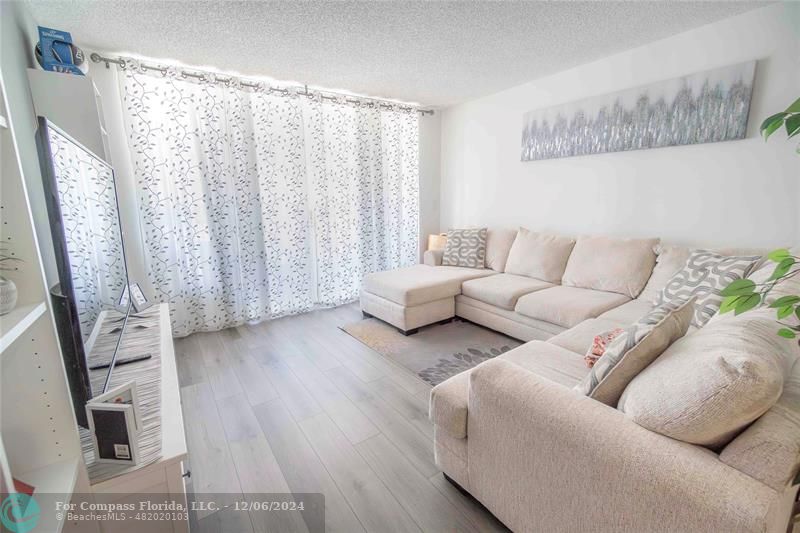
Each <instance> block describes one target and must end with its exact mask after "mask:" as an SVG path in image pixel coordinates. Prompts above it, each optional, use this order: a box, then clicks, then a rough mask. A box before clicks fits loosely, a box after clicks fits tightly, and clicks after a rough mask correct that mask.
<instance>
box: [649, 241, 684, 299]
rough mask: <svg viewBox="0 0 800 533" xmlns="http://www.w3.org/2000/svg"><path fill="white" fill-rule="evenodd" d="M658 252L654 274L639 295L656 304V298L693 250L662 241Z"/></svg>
mask: <svg viewBox="0 0 800 533" xmlns="http://www.w3.org/2000/svg"><path fill="white" fill-rule="evenodd" d="M656 253H657V257H656V266H655V268H653V274H652V275H651V276H650V279H649V280H647V285H645V286H644V289H643V290H642V293H641V294H640V295H639V298H640V299H642V300H647V301H649V302H650V303H651V304H655V301H656V298H658V295H659V293H660V292H661V291H662V290H663V289H664V287H665V286H666V285H667V282H668V281H669V280H670V279H672V276H674V275H675V274H677V273H678V272H679V271H680V269H681V268H683V265H685V264H686V260H687V259H689V255H690V254H691V253H692V250H691V249H690V248H688V247H686V246H675V245H671V244H663V243H661V244H659V245H658V246H656Z"/></svg>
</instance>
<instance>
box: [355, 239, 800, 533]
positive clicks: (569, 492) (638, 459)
mask: <svg viewBox="0 0 800 533" xmlns="http://www.w3.org/2000/svg"><path fill="white" fill-rule="evenodd" d="M516 235H517V233H516V232H513V231H506V230H490V231H489V236H488V239H487V250H486V265H487V268H485V269H467V268H458V267H442V266H438V265H440V263H441V252H437V251H429V252H427V253H426V254H425V264H423V265H417V266H413V267H409V268H406V269H401V270H396V271H390V272H381V273H377V274H373V275H370V276H368V277H367V279H366V280H365V283H364V286H363V290H362V295H361V306H362V310H363V311H364V313H365V314H366V315H372V316H375V317H378V318H380V319H382V320H384V321H386V322H389V323H390V324H393V325H394V326H396V327H397V328H399V329H400V330H401V331H404V332H406V333H410V332H413V330H415V329H416V328H419V327H421V326H424V325H428V324H433V323H436V322H440V321H443V320H448V319H450V318H452V317H453V316H458V317H462V318H464V319H467V320H469V321H472V322H475V323H478V324H481V325H484V326H487V327H489V328H492V329H495V330H497V331H500V332H503V333H505V334H507V335H510V336H512V337H515V338H518V339H521V340H524V341H529V342H527V343H525V344H523V345H522V346H520V347H518V348H516V349H514V350H511V351H509V352H507V353H505V354H503V355H501V356H498V357H497V358H495V359H493V360H490V361H487V362H485V363H483V364H481V365H479V366H477V367H475V368H473V369H471V370H469V371H467V372H463V373H461V374H459V375H456V376H454V377H452V378H450V379H448V380H447V381H445V382H443V383H441V384H440V385H438V386H436V387H435V388H434V389H433V391H432V393H431V404H430V416H431V420H432V421H433V424H434V441H435V442H434V446H435V457H436V463H437V465H438V466H439V467H440V468H441V469H442V470H443V472H444V473H445V475H446V476H447V477H448V479H450V480H451V481H453V482H454V483H456V484H457V485H459V486H460V487H461V488H462V489H464V490H466V491H468V492H469V493H470V494H472V495H473V496H474V497H475V498H477V499H478V500H479V501H480V502H481V503H483V504H484V505H485V506H486V507H487V508H488V509H489V510H490V511H491V512H492V513H494V514H495V516H497V517H498V518H499V519H500V520H501V521H503V522H504V523H505V524H506V525H507V526H508V527H510V528H511V529H512V530H514V531H600V532H606V531H608V532H611V531H615V532H616V531H630V532H652V531H709V532H711V531H714V532H717V531H726V532H734V531H775V532H783V531H785V530H786V527H787V522H788V520H789V515H790V512H791V509H792V507H793V502H794V501H795V496H796V494H797V486H796V485H795V484H794V483H793V481H794V479H795V476H796V475H797V472H798V469H800V363H797V364H794V366H793V367H792V366H791V364H789V366H788V367H787V368H792V370H787V371H786V374H787V375H788V376H790V377H789V378H787V380H786V383H785V384H784V386H783V393H782V395H781V396H780V399H779V400H778V402H777V403H776V404H775V405H773V406H772V407H771V408H770V409H769V410H768V411H767V412H766V413H765V414H763V415H762V416H761V417H760V418H758V420H757V421H756V422H755V423H753V424H751V425H749V427H747V428H746V429H745V430H744V431H741V432H738V435H737V436H736V437H735V438H733V440H731V441H730V442H729V443H727V444H726V445H725V446H723V447H721V448H716V449H710V448H707V447H704V446H699V445H695V444H690V443H688V442H681V441H680V440H676V439H673V438H670V437H667V436H665V435H662V434H660V433H658V432H655V431H651V430H649V429H646V428H645V427H642V426H641V425H639V424H637V423H636V422H634V421H632V420H631V419H630V418H629V417H627V416H626V414H625V413H623V412H621V411H620V410H618V409H615V408H614V406H608V405H605V404H603V403H600V402H598V401H596V400H593V399H591V398H589V397H587V396H584V395H581V394H580V393H578V392H576V391H575V390H572V388H573V387H575V386H576V385H577V384H579V383H580V382H581V380H582V379H583V378H584V376H586V375H587V373H588V372H589V368H587V366H586V364H585V363H584V360H583V356H584V354H585V353H586V351H587V349H588V348H589V346H591V343H592V339H593V338H594V336H595V335H598V334H600V333H602V332H605V331H608V330H610V329H613V328H615V327H625V326H627V325H629V324H631V323H633V322H634V321H636V320H637V319H639V318H640V317H642V316H643V315H644V314H646V313H647V312H649V311H650V310H651V309H652V308H653V306H654V301H653V300H654V298H655V296H656V295H657V294H658V293H659V292H660V291H661V289H662V288H663V287H664V286H665V284H666V283H667V281H668V280H669V279H670V278H671V277H672V276H673V275H674V274H675V273H676V272H677V271H678V270H679V269H680V268H681V267H682V266H683V263H684V262H685V261H686V258H687V257H688V256H689V250H688V249H686V248H680V247H672V246H664V245H661V244H659V243H658V241H657V240H647V239H641V240H615V239H607V238H602V237H594V238H584V239H577V242H576V243H575V244H574V247H573V248H572V249H571V252H570V253H569V255H568V258H567V259H566V261H565V262H564V263H563V265H562V268H561V279H555V278H554V277H553V276H552V273H553V269H552V267H553V265H552V264H550V265H543V264H542V262H543V261H544V262H545V263H546V262H547V258H541V257H538V258H537V257H535V256H536V254H537V253H544V252H547V250H551V249H553V248H552V247H548V246H544V247H542V248H539V247H538V245H537V244H536V243H533V244H531V245H530V246H527V247H520V246H515V248H516V252H517V253H511V257H509V255H510V252H511V249H512V243H514V241H515V238H516ZM529 244H530V243H529ZM561 244H563V243H561ZM520 248H521V249H523V250H524V251H525V254H527V255H528V261H527V263H528V264H527V265H526V261H525V258H524V257H515V255H516V256H519V255H520V254H519V253H518V252H519V250H520ZM604 251H605V252H607V253H604ZM726 252H727V253H731V254H732V253H735V252H736V251H733V250H729V251H726ZM525 254H522V255H523V256H524V255H525ZM507 263H508V264H507ZM555 263H556V264H558V261H555ZM509 270H510V271H511V272H509ZM531 273H534V274H536V273H538V274H539V275H541V276H542V277H547V278H548V279H546V280H545V279H539V278H536V277H534V276H531V275H530V274H531ZM526 274H528V275H526ZM545 274H546V275H545ZM690 334H691V333H690ZM797 353H798V354H800V352H797ZM790 356H791V357H792V358H796V354H795V352H791V354H790ZM791 361H794V359H791Z"/></svg>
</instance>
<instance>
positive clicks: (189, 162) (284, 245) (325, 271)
mask: <svg viewBox="0 0 800 533" xmlns="http://www.w3.org/2000/svg"><path fill="white" fill-rule="evenodd" d="M120 80H121V81H120V83H121V84H122V87H121V88H122V94H123V110H124V113H123V115H124V119H125V126H126V130H127V133H128V143H129V148H130V153H131V159H132V165H133V171H134V174H135V180H136V183H137V187H138V202H139V212H140V225H141V228H142V235H143V239H144V243H143V249H144V250H145V258H144V259H145V265H146V267H147V274H148V276H149V278H150V282H151V283H152V285H153V287H154V288H155V290H156V292H157V294H156V299H157V300H160V301H166V302H169V303H170V304H171V305H170V307H171V310H172V321H173V330H174V332H175V334H176V335H179V336H182V335H188V334H189V333H192V332H194V331H208V330H217V329H222V328H225V327H230V326H235V325H238V324H242V323H245V322H252V321H260V320H264V319H268V318H274V317H278V316H282V315H288V314H294V313H301V312H304V311H308V310H310V309H313V308H314V307H316V306H330V305H338V304H342V303H345V302H349V301H352V300H354V299H356V298H357V296H358V290H359V286H360V283H361V279H362V277H363V275H364V274H365V273H368V272H372V271H375V270H385V269H390V268H396V267H399V266H405V265H409V264H413V263H415V262H416V260H417V254H418V225H419V171H418V118H417V115H416V113H413V112H407V111H403V110H399V109H383V108H381V109H377V108H372V107H367V106H356V105H353V104H350V103H346V102H344V101H329V100H322V99H321V98H308V97H306V96H300V95H297V94H296V93H295V94H292V93H290V94H289V95H286V96H284V95H275V94H273V93H271V92H268V91H264V90H258V89H255V90H254V89H252V88H245V87H242V86H241V85H239V84H237V83H236V82H232V83H220V82H218V81H217V80H215V79H214V76H213V75H210V74H208V75H206V76H205V77H204V78H203V79H199V80H194V79H185V78H183V77H181V76H180V75H179V74H178V73H177V71H174V70H171V69H168V70H167V71H166V73H165V74H161V73H158V72H156V73H155V74H152V73H151V72H150V71H143V70H142V69H139V68H136V67H135V65H134V66H133V68H131V67H130V66H129V67H128V68H126V69H125V70H124V73H123V75H122V76H120Z"/></svg>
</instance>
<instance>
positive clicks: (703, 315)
mask: <svg viewBox="0 0 800 533" xmlns="http://www.w3.org/2000/svg"><path fill="white" fill-rule="evenodd" d="M759 259H761V258H760V257H759V256H757V255H754V256H724V255H720V254H717V253H714V252H710V251H708V250H695V251H693V252H692V253H691V255H689V259H687V260H686V264H685V265H683V268H682V269H681V270H680V271H679V272H678V273H677V274H675V275H674V276H673V277H672V279H670V280H669V281H668V282H667V284H666V286H665V287H664V288H663V289H662V290H661V293H659V295H658V298H657V299H656V305H661V304H663V303H668V302H674V301H686V300H688V299H689V298H695V299H696V301H695V310H694V317H693V318H692V324H691V325H692V326H694V327H696V328H701V327H703V326H704V325H705V324H706V322H708V321H709V319H711V317H712V316H714V313H716V312H717V310H718V309H719V306H720V304H721V303H722V300H723V298H722V290H723V289H724V288H725V287H727V286H728V285H729V284H730V283H731V282H732V281H735V280H737V279H740V278H743V277H745V276H746V275H747V273H748V272H749V271H750V269H752V268H753V265H755V264H756V262H758V260H759Z"/></svg>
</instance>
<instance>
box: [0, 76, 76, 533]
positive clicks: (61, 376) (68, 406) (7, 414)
mask: <svg viewBox="0 0 800 533" xmlns="http://www.w3.org/2000/svg"><path fill="white" fill-rule="evenodd" d="M0 103H1V104H2V105H1V106H0V240H2V243H3V245H4V246H5V247H7V248H9V249H10V250H11V251H13V253H14V254H15V255H16V257H18V258H20V259H22V260H23V261H24V263H21V264H20V266H19V267H18V268H17V269H16V270H15V271H13V272H3V275H4V276H5V277H7V278H8V279H11V280H12V281H14V283H15V284H16V285H17V289H18V293H19V302H18V304H17V307H16V309H14V310H13V311H12V312H11V313H8V314H6V315H4V316H0V469H2V481H3V483H2V485H3V488H4V490H13V479H18V480H20V481H23V482H25V483H27V484H28V485H31V486H33V487H34V497H35V496H36V494H37V493H39V494H61V495H66V497H69V496H70V495H72V494H73V492H74V490H75V484H76V481H77V480H78V479H81V477H83V478H86V470H85V468H86V467H85V465H84V462H83V457H82V455H81V449H80V443H79V437H78V430H77V425H76V422H75V417H74V415H73V409H72V401H71V398H70V394H69V389H68V385H67V379H66V374H65V372H64V364H63V361H62V358H61V352H60V350H59V345H58V338H57V335H56V328H55V322H54V320H53V315H52V310H51V305H50V298H49V294H48V290H47V284H46V281H45V274H44V268H43V265H42V258H41V255H40V253H39V246H38V242H37V238H36V232H35V231H34V226H33V217H32V215H31V208H30V204H29V202H28V194H27V190H26V186H25V180H24V179H23V174H22V170H21V168H22V167H21V165H20V160H19V156H18V150H17V143H16V139H15V138H14V128H13V120H12V118H10V117H9V114H8V104H7V101H6V98H5V83H4V81H3V79H2V75H0ZM51 514H52V513H42V515H41V516H42V521H41V522H40V525H39V526H38V529H37V530H41V531H51V532H56V533H58V532H60V531H61V530H62V528H63V526H64V524H63V523H59V522H58V521H57V520H56V518H55V516H50V515H51Z"/></svg>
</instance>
